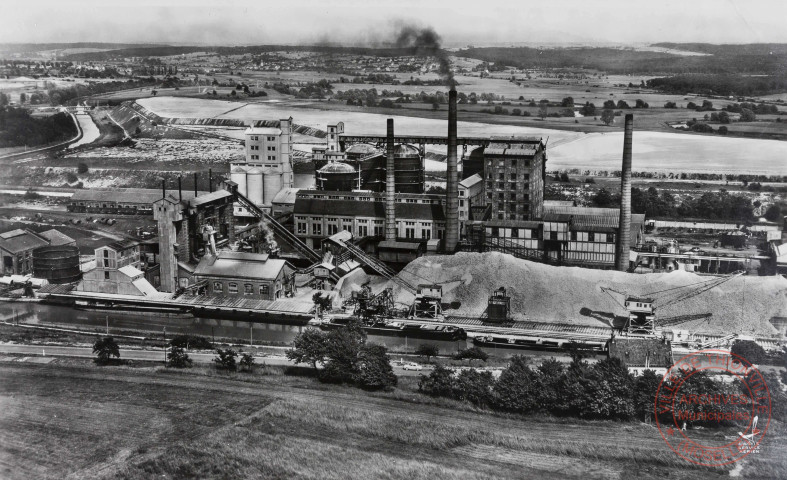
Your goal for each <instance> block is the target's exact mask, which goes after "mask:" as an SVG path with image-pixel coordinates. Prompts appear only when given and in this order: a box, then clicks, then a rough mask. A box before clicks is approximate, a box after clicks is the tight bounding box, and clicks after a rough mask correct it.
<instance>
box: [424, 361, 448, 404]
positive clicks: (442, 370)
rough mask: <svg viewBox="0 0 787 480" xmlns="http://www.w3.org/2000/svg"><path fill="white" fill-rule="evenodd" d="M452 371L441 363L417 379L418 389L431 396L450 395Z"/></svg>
mask: <svg viewBox="0 0 787 480" xmlns="http://www.w3.org/2000/svg"><path fill="white" fill-rule="evenodd" d="M454 384H455V382H454V372H453V371H452V370H451V369H449V368H446V367H444V366H442V365H435V367H434V370H432V371H431V373H429V375H427V376H421V378H420V379H419V380H418V390H419V391H420V392H421V393H425V394H426V395H431V396H433V397H452V396H453V394H454Z"/></svg>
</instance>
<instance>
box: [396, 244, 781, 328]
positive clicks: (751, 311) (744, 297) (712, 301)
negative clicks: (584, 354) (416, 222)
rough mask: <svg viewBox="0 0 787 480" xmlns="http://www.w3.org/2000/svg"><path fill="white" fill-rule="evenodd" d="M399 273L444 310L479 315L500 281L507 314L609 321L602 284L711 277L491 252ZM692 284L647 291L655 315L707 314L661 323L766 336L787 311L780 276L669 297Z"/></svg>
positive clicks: (654, 284)
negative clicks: (435, 292)
mask: <svg viewBox="0 0 787 480" xmlns="http://www.w3.org/2000/svg"><path fill="white" fill-rule="evenodd" d="M399 275H400V276H401V277H402V278H404V279H405V280H406V281H408V282H410V283H411V284H413V285H418V284H421V283H439V284H442V285H443V292H444V294H443V303H444V304H445V303H449V302H452V301H459V302H461V306H460V308H459V309H457V310H449V311H447V312H446V313H449V314H450V313H453V314H456V315H468V316H476V315H481V314H482V313H483V312H484V311H485V310H486V308H487V302H488V297H489V295H490V294H491V293H492V291H493V290H495V289H497V288H499V287H505V288H506V289H507V291H508V295H509V296H510V297H511V310H512V316H513V318H514V319H517V320H533V321H540V322H556V323H566V324H576V325H590V326H609V325H610V321H609V318H611V317H612V316H613V315H614V316H617V317H626V316H627V312H626V310H625V309H624V308H623V306H622V301H623V299H622V296H621V295H617V294H612V295H610V294H607V293H605V292H603V291H602V290H601V287H602V286H603V287H608V288H613V289H615V290H618V291H620V292H625V293H628V294H630V295H640V296H644V295H647V294H649V293H653V292H658V291H661V290H665V289H669V288H673V287H684V286H689V285H692V284H698V283H702V282H707V281H709V280H713V279H714V278H716V277H709V276H701V275H696V274H693V273H689V272H684V271H676V272H672V273H659V274H631V273H623V272H617V271H609V270H591V269H585V268H578V267H555V266H551V265H545V264H540V263H535V262H530V261H527V260H521V259H518V258H515V257H512V256H511V255H507V254H503V253H497V252H490V253H458V254H456V255H451V256H428V257H421V258H419V259H417V260H415V261H414V262H412V263H410V264H409V265H407V267H406V268H405V269H404V270H403V271H402V272H401V273H400V274H399ZM391 285H392V283H391ZM696 288H697V287H696V286H695V287H688V288H685V289H680V290H678V291H674V292H673V291H671V292H665V293H660V294H659V293H656V294H654V295H653V298H655V300H656V306H657V315H656V319H657V321H658V320H659V319H669V318H671V317H676V316H681V315H695V314H705V313H711V314H712V316H711V317H710V318H709V319H701V320H691V321H688V322H683V323H680V324H678V325H674V326H671V327H666V328H668V329H669V328H676V329H687V330H690V331H696V332H699V333H702V332H705V333H714V334H718V333H725V334H726V333H740V334H747V335H774V334H776V333H777V332H776V329H775V328H774V327H773V326H772V325H771V324H770V323H769V320H770V319H771V318H772V317H779V316H781V317H784V316H787V279H785V278H783V277H781V276H774V277H755V276H741V277H737V278H733V279H731V280H729V281H727V282H726V283H724V284H722V285H720V286H718V287H715V288H713V289H711V290H709V291H706V292H704V293H701V294H699V295H696V296H693V297H691V298H689V299H686V300H684V301H681V302H679V303H672V304H671V303H669V300H670V299H671V298H674V297H676V296H677V292H687V291H692V290H696ZM395 293H396V298H397V301H398V302H400V303H409V302H411V301H412V298H413V296H412V295H411V294H409V293H408V292H406V291H404V290H402V289H401V288H399V287H396V288H395ZM590 312H593V313H594V315H591V314H589V313H590Z"/></svg>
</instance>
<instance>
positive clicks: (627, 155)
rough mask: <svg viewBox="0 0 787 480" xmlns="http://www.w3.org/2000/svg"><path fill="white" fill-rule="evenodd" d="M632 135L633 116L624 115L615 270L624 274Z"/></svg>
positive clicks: (628, 243)
mask: <svg viewBox="0 0 787 480" xmlns="http://www.w3.org/2000/svg"><path fill="white" fill-rule="evenodd" d="M633 135H634V115H632V114H630V113H629V114H626V125H625V129H624V131H623V167H622V169H621V171H620V222H619V224H618V242H617V249H616V250H617V251H616V254H617V255H616V256H615V257H616V259H617V261H616V268H617V270H618V271H621V272H625V271H626V270H628V268H629V253H630V251H631V141H632V137H633Z"/></svg>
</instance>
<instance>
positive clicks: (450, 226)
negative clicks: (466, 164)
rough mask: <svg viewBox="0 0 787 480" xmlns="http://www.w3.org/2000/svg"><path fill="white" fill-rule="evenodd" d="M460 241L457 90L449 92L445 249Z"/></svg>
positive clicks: (451, 249) (451, 251)
mask: <svg viewBox="0 0 787 480" xmlns="http://www.w3.org/2000/svg"><path fill="white" fill-rule="evenodd" d="M457 243H459V166H458V161H457V158H456V90H454V89H453V88H452V89H451V91H449V92H448V166H447V170H446V188H445V251H446V252H447V253H453V252H454V250H456V244H457Z"/></svg>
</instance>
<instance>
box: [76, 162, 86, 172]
mask: <svg viewBox="0 0 787 480" xmlns="http://www.w3.org/2000/svg"><path fill="white" fill-rule="evenodd" d="M87 171H88V168H87V164H86V163H82V162H80V163H79V165H77V173H87Z"/></svg>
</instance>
